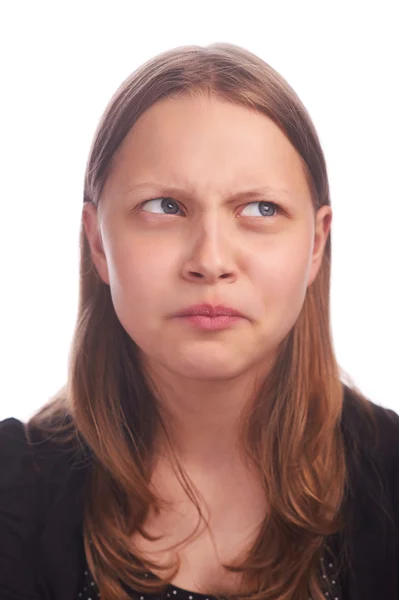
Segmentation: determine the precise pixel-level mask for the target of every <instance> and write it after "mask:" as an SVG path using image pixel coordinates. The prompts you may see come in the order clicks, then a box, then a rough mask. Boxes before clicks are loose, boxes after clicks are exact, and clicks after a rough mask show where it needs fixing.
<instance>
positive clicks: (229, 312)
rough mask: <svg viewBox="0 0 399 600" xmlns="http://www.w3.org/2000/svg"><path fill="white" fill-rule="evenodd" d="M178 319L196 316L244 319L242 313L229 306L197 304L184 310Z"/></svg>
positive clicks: (178, 315)
mask: <svg viewBox="0 0 399 600" xmlns="http://www.w3.org/2000/svg"><path fill="white" fill-rule="evenodd" d="M176 316H177V317H194V316H202V317H209V318H212V319H215V318H216V317H242V318H243V317H244V315H243V314H242V313H240V312H239V311H238V310H236V309H235V308H230V307H229V306H222V305H216V306H215V305H212V304H195V305H193V306H189V307H188V308H185V309H183V310H182V311H180V312H179V313H178V314H177V315H176Z"/></svg>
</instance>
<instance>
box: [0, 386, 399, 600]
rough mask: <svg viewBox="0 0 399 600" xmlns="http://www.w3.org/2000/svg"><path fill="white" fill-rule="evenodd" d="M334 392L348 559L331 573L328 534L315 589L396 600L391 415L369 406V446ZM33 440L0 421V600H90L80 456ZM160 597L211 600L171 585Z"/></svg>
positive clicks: (398, 436)
mask: <svg viewBox="0 0 399 600" xmlns="http://www.w3.org/2000/svg"><path fill="white" fill-rule="evenodd" d="M344 390H345V398H344V406H343V412H342V418H341V429H342V433H343V438H344V443H345V450H346V456H347V464H348V471H349V488H348V491H347V494H346V499H345V511H346V514H347V516H348V521H349V523H350V527H349V528H348V531H347V533H346V537H345V541H346V544H347V547H348V556H349V562H348V561H346V562H345V564H344V565H343V569H342V571H341V572H339V573H338V574H337V565H338V564H339V561H340V558H341V557H342V552H340V550H341V548H342V545H343V543H344V540H343V538H341V536H339V535H337V536H331V537H330V538H328V540H327V541H328V544H327V546H328V548H329V550H330V551H331V554H330V553H329V554H328V557H327V555H325V558H323V561H322V563H321V565H320V568H321V572H322V573H323V576H324V581H325V584H326V588H325V589H326V592H325V595H326V598H328V599H329V600H334V599H338V600H380V599H381V600H399V416H398V415H397V414H396V413H395V412H394V411H392V410H389V409H386V408H383V407H381V406H378V405H376V404H374V403H372V402H370V406H371V407H372V409H373V413H374V415H375V418H376V423H377V428H378V434H379V435H378V439H377V441H376V443H374V441H373V440H374V437H373V435H372V430H371V429H370V428H369V426H368V421H367V419H366V418H365V416H364V413H363V410H361V409H360V405H359V403H358V401H357V400H356V398H355V397H354V396H353V395H352V394H351V393H350V390H349V388H347V387H346V386H344ZM33 438H34V435H33ZM33 441H34V442H35V443H34V445H33V446H32V445H30V444H28V442H27V439H26V435H25V428H24V424H23V423H22V422H21V421H18V420H16V419H6V420H4V421H1V422H0V600H77V599H79V598H80V599H81V600H89V599H91V600H95V599H97V597H98V595H97V589H96V586H95V584H94V581H93V580H92V578H91V575H90V572H89V569H88V567H87V563H86V559H85V553H84V547H83V534H82V532H83V529H82V507H83V484H84V481H85V477H86V475H87V472H88V470H89V468H90V461H87V460H86V461H85V460H82V457H81V456H78V455H77V453H76V452H65V451H61V450H60V447H59V446H57V445H56V444H55V442H54V441H51V439H44V440H43V439H41V438H40V436H39V434H37V439H33ZM36 441H37V442H38V443H37V444H36ZM355 457H356V458H355ZM379 481H381V483H382V485H380V486H379V484H378V482H379ZM148 576H149V577H151V576H152V574H151V573H149V574H148ZM131 595H132V598H133V597H134V598H138V599H141V600H147V599H148V598H149V596H148V595H146V594H142V593H138V594H136V593H134V592H133V591H132V594H131ZM165 598H167V599H171V600H174V599H175V600H205V599H206V598H209V600H211V597H210V596H206V595H204V594H198V593H197V592H190V591H187V590H182V589H181V588H178V587H176V586H172V585H171V586H168V588H167V590H166V592H165Z"/></svg>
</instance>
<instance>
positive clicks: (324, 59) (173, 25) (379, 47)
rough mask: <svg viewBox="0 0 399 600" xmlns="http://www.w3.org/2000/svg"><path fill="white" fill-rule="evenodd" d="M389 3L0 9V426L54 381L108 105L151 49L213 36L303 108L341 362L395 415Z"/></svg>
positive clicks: (395, 130)
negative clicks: (263, 70) (329, 217)
mask: <svg viewBox="0 0 399 600" xmlns="http://www.w3.org/2000/svg"><path fill="white" fill-rule="evenodd" d="M398 9H399V6H398V3H397V2H386V1H385V2H384V1H379V2H378V3H377V2H370V3H367V2H361V3H360V2H359V3H358V2H350V1H345V2H326V1H324V2H323V1H320V0H318V1H314V2H306V1H304V0H302V1H301V2H297V1H292V2H284V1H281V0H280V1H278V2H277V1H273V2H267V1H258V2H251V1H248V0H246V1H245V2H233V1H231V0H230V1H228V2H225V1H219V2H218V1H217V0H214V1H213V2H206V1H204V0H201V2H189V1H186V2H173V1H170V0H169V1H167V2H154V1H152V2H133V1H131V2H122V1H118V0H112V1H111V0H110V1H109V2H100V1H98V0H97V1H84V0H78V1H71V0H69V2H62V1H60V0H58V1H55V2H54V1H52V2H40V1H38V0H35V2H31V1H30V0H29V1H25V2H21V1H19V2H18V1H16V0H13V1H11V0H9V1H8V2H6V1H3V2H2V3H1V4H0V23H1V24H0V44H1V48H0V51H1V90H0V92H1V93H0V107H1V110H0V119H1V123H0V126H1V130H0V131H1V136H0V148H1V156H0V159H1V178H0V257H1V294H0V365H1V374H0V388H1V389H0V419H2V418H6V417H8V416H14V417H17V418H21V419H22V420H25V419H26V418H28V417H29V416H30V415H31V414H32V413H33V412H34V411H36V409H38V408H39V407H40V406H41V405H42V404H43V403H44V402H46V401H47V400H48V399H49V397H50V396H51V395H52V394H54V393H55V392H56V391H57V390H58V389H59V388H60V387H61V386H62V385H63V384H64V383H65V381H66V374H67V358H68V353H69V345H70V341H71V336H72V331H73V327H74V324H75V317H76V311H77V294H78V231H79V225H80V216H81V210H82V201H83V174H84V168H85V162H86V159H87V155H88V151H89V146H90V143H91V139H92V135H93V133H94V129H95V127H96V125H97V122H98V120H99V118H100V115H101V113H102V111H103V109H104V108H105V105H106V103H107V102H108V100H109V99H110V97H111V95H112V94H113V93H114V91H115V89H116V88H117V86H118V85H119V84H120V83H121V82H122V80H123V79H124V78H125V77H126V76H127V75H128V74H129V73H130V72H131V71H133V70H134V69H135V68H136V67H137V66H139V65H140V64H141V63H143V62H144V61H145V60H147V59H148V58H150V57H151V56H153V55H155V54H157V53H158V52H161V51H163V50H166V49H169V48H172V47H175V46H179V45H184V44H200V45H206V44H209V43H212V42H217V41H227V42H232V43H235V44H239V45H242V46H244V47H246V48H247V49H248V50H251V51H252V52H255V53H256V54H258V55H259V56H261V57H262V58H263V59H264V60H265V61H266V62H268V63H270V64H271V66H273V67H274V68H275V69H277V71H279V72H280V73H281V74H282V75H283V76H284V77H285V78H286V79H287V80H288V82H289V83H290V84H291V85H292V86H293V87H294V89H295V90H296V92H297V93H298V94H299V96H300V98H301V99H302V101H303V102H304V104H305V106H306V107H307V108H308V110H309V112H310V114H311V116H312V118H313V120H314V123H315V125H316V128H317V130H318V133H319V136H320V139H321V143H322V146H323V149H324V152H325V155H326V160H327V165H328V171H329V177H330V185H331V196H332V207H333V211H334V217H333V226H332V242H333V278H332V296H331V301H332V329H333V338H334V344H335V349H336V352H337V356H338V360H339V363H340V366H341V367H342V368H343V369H345V371H347V372H348V373H349V375H350V376H351V377H352V379H353V380H354V382H355V383H356V384H357V385H358V386H359V387H360V389H361V390H362V391H363V392H364V393H365V394H366V395H367V396H368V397H369V398H370V399H372V400H373V401H374V402H376V403H377V404H381V405H383V406H386V407H388V408H393V409H394V410H395V411H397V412H399V378H398V370H399V360H398V359H399V351H398V338H399V318H398V311H399V295H398V288H399V285H398V284H399V268H398V265H399V242H398V238H399V235H398V233H399V208H398V206H399V191H398V190H399V181H398V173H399V162H398V158H399V156H398V155H399V152H398V140H399V117H398V107H399V93H398V90H399V42H398V39H399V36H398V17H397V16H396V11H397V10H398Z"/></svg>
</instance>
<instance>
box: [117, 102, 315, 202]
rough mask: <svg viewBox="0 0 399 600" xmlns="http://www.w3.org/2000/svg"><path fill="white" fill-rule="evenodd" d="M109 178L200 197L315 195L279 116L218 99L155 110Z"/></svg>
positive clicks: (130, 138) (143, 119)
mask: <svg viewBox="0 0 399 600" xmlns="http://www.w3.org/2000/svg"><path fill="white" fill-rule="evenodd" d="M110 178H111V179H112V182H113V184H116V185H118V186H119V187H120V188H121V189H124V190H128V189H129V188H131V187H132V186H135V185H137V184H139V183H141V182H143V181H151V180H156V181H157V182H159V181H161V182H163V183H165V185H170V186H174V187H179V186H184V188H185V189H187V190H192V191H193V193H194V192H195V191H198V193H199V194H200V193H204V194H206V193H208V192H213V191H215V192H217V193H220V194H224V193H234V192H235V191H236V188H239V187H248V186H262V185H265V186H269V187H273V186H274V187H278V188H286V189H289V190H291V191H292V192H293V193H294V194H296V195H301V196H309V186H308V182H307V177H306V169H305V167H304V163H303V160H302V158H301V156H300V155H299V154H298V152H297V151H296V149H295V148H294V147H293V146H292V144H291V142H290V141H289V140H288V138H287V137H286V136H285V134H284V133H283V132H282V131H281V130H280V128H279V127H278V126H277V125H276V124H275V123H274V122H273V121H272V119H270V118H269V117H267V116H266V115H263V114H261V113H259V112H257V111H255V110H251V109H248V108H246V107H244V106H241V105H238V104H234V103H232V102H228V101H225V100H223V99H219V98H216V97H214V96H211V97H206V96H180V97H176V98H167V99H162V100H160V101H158V102H157V103H155V104H154V105H152V106H151V107H150V108H149V109H148V110H147V111H145V112H144V113H143V114H142V115H141V116H140V117H139V119H138V120H137V121H136V123H135V124H134V125H133V127H132V129H131V130H130V132H129V134H128V135H127V137H126V138H125V140H124V142H123V144H122V146H121V147H120V149H119V150H118V152H117V154H116V156H115V160H114V162H113V168H112V171H111V175H110Z"/></svg>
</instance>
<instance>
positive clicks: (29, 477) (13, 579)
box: [0, 418, 89, 599]
mask: <svg viewBox="0 0 399 600" xmlns="http://www.w3.org/2000/svg"><path fill="white" fill-rule="evenodd" d="M88 464H89V463H88V457H87V456H85V455H84V453H83V451H82V446H81V445H80V444H77V443H76V441H73V439H72V438H70V439H69V440H67V439H64V440H63V441H61V440H60V439H59V438H58V437H57V435H55V434H50V433H48V432H47V433H45V432H44V431H43V430H41V429H40V428H37V427H34V426H29V424H25V423H23V422H21V421H19V420H17V419H13V418H11V419H6V420H3V421H0V556H1V560H0V597H1V598H3V597H4V598H8V597H9V596H8V595H7V594H6V591H7V593H9V591H10V590H11V591H12V594H14V595H12V596H10V597H12V598H14V597H15V598H25V597H29V598H31V597H32V599H33V598H36V597H37V598H39V597H41V595H40V594H41V592H40V589H39V588H38V585H39V584H38V581H42V580H43V578H44V579H46V577H47V566H46V565H47V564H51V559H52V558H54V553H55V551H56V549H57V548H58V546H59V544H57V539H59V535H61V534H62V536H63V538H64V543H65V544H67V543H68V539H69V537H68V536H70V535H72V531H73V525H74V524H75V523H76V524H77V525H76V527H78V522H79V518H80V514H81V506H80V504H78V500H79V497H80V491H82V490H83V483H84V480H85V474H86V471H87V467H88ZM61 525H62V526H63V527H64V529H63V530H62V531H61V528H60V526H61ZM66 558H69V555H68V557H66V555H65V550H64V549H63V548H60V556H59V559H60V564H61V563H62V560H63V559H66ZM54 571H56V569H54Z"/></svg>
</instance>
